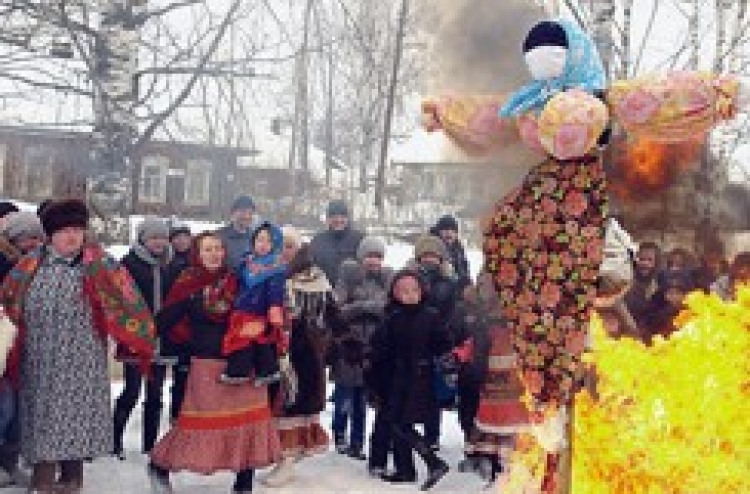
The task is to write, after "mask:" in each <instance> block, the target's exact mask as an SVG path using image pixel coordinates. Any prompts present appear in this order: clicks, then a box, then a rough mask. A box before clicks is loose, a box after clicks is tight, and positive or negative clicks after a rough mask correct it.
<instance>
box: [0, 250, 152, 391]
mask: <svg viewBox="0 0 750 494" xmlns="http://www.w3.org/2000/svg"><path fill="white" fill-rule="evenodd" d="M44 255H45V250H44V249H43V248H41V249H37V250H35V251H33V252H31V253H29V254H28V255H26V256H24V257H23V258H22V259H21V260H20V261H19V262H18V264H16V266H15V267H14V268H13V270H12V271H11V272H10V273H9V274H8V276H7V278H6V279H5V283H3V285H2V288H0V303H2V305H3V306H4V307H5V310H6V312H7V314H8V317H10V319H11V320H12V321H13V322H14V323H15V324H16V325H17V326H18V328H19V334H18V338H16V342H15V346H14V348H13V350H12V351H11V354H10V357H9V361H8V373H9V374H10V376H11V377H12V378H13V380H14V381H15V382H16V383H18V371H19V368H20V365H19V364H20V356H21V348H22V345H23V341H24V333H25V327H24V301H25V299H26V293H27V291H28V289H29V286H30V285H31V282H32V281H33V279H34V276H35V274H36V272H37V270H38V269H39V266H40V265H41V263H42V261H43V259H44ZM81 256H82V257H81V262H82V264H83V268H84V286H83V291H84V293H85V295H86V297H87V299H88V301H89V303H90V304H91V308H92V313H93V325H94V328H95V329H96V331H97V333H98V334H99V336H101V337H102V338H106V337H107V336H110V337H112V338H113V339H114V340H115V341H117V342H118V343H121V344H123V345H125V346H127V347H128V348H129V349H130V350H131V351H133V352H134V353H136V354H137V355H138V358H139V361H140V363H141V366H142V367H143V369H144V371H145V370H146V369H148V367H149V363H150V361H151V358H152V357H153V354H154V347H155V343H156V331H155V325H154V320H153V317H152V316H151V313H150V312H149V310H148V306H147V305H146V303H145V302H144V300H143V298H142V297H141V295H140V293H139V292H138V289H137V288H136V286H135V282H134V281H133V279H132V278H131V277H130V275H129V274H128V272H127V271H126V270H125V269H124V268H122V267H121V266H120V265H119V264H118V263H117V261H115V260H114V259H113V258H111V257H110V256H109V255H107V253H106V252H104V250H103V249H102V248H101V247H100V246H98V245H93V244H92V245H86V246H84V248H83V252H82V254H81Z"/></svg>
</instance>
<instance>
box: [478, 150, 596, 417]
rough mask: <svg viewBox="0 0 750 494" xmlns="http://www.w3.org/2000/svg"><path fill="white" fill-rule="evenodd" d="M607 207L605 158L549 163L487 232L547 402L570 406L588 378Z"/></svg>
mask: <svg viewBox="0 0 750 494" xmlns="http://www.w3.org/2000/svg"><path fill="white" fill-rule="evenodd" d="M607 204H608V202H607V193H606V180H605V176H604V170H603V167H602V163H601V160H600V159H599V158H598V157H594V156H587V157H583V158H580V159H575V160H568V161H560V160H555V159H548V160H546V161H544V162H542V163H541V164H539V165H537V166H536V167H535V168H533V169H532V170H531V172H530V173H529V174H528V175H527V176H526V178H525V180H524V182H523V184H522V185H521V186H520V187H519V188H518V189H517V190H516V191H514V192H512V193H511V194H510V195H508V196H507V197H505V199H504V200H502V201H501V202H500V203H499V204H498V205H497V208H496V210H495V214H494V216H493V218H492V220H491V222H490V225H489V226H488V229H487V231H486V233H485V235H486V238H485V255H486V262H487V267H488V269H489V270H490V271H491V272H493V273H496V274H495V282H496V286H497V288H498V291H499V296H500V301H501V303H502V309H503V315H504V317H505V318H506V320H507V321H508V324H509V325H510V329H511V331H512V334H513V344H514V346H515V348H516V350H517V351H518V358H519V363H520V364H521V365H520V367H521V368H522V369H524V370H525V375H524V376H523V378H524V381H525V383H526V385H527V386H528V388H529V391H530V392H531V394H532V395H533V396H534V397H535V398H536V399H537V400H539V401H541V402H550V401H555V402H557V403H565V402H567V400H568V399H569V396H570V395H569V394H570V393H571V392H572V391H573V390H575V389H576V386H575V385H576V383H578V382H579V381H580V380H581V378H582V373H583V366H582V365H581V364H580V359H579V356H580V354H581V351H582V349H583V346H584V343H585V339H586V330H587V327H588V320H589V315H590V312H591V308H592V306H593V303H594V299H595V297H596V279H597V273H598V269H599V264H600V263H601V261H602V249H603V245H604V229H605V225H606V218H607ZM557 383H560V384H559V386H558V384H557Z"/></svg>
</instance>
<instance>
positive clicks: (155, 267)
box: [133, 244, 173, 314]
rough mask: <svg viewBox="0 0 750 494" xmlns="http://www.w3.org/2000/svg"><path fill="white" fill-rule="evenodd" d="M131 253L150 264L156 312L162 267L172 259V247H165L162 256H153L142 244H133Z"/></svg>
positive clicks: (161, 282) (158, 306)
mask: <svg viewBox="0 0 750 494" xmlns="http://www.w3.org/2000/svg"><path fill="white" fill-rule="evenodd" d="M133 253H134V254H135V255H136V257H138V258H139V259H140V260H142V261H143V262H145V263H146V264H148V265H149V266H151V273H152V277H153V279H154V286H153V289H154V300H153V301H152V302H153V304H154V314H158V313H159V311H160V310H161V307H162V302H163V301H162V285H163V284H164V280H163V279H162V274H163V269H164V268H165V267H166V266H168V265H169V263H170V262H171V261H172V257H173V255H172V249H171V247H170V248H168V249H167V252H166V253H165V254H164V256H163V257H156V256H154V255H153V254H152V253H151V252H150V251H149V250H148V249H147V248H146V247H145V246H144V245H142V244H136V245H134V246H133Z"/></svg>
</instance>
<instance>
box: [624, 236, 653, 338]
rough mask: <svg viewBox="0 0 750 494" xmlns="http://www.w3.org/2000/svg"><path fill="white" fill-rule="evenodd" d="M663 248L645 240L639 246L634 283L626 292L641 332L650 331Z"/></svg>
mask: <svg viewBox="0 0 750 494" xmlns="http://www.w3.org/2000/svg"><path fill="white" fill-rule="evenodd" d="M660 257H661V249H659V246H658V245H656V244H655V243H652V242H643V243H642V244H641V245H640V246H639V247H638V254H637V255H636V258H635V262H634V267H635V269H634V270H633V285H632V286H631V287H630V290H628V293H627V294H625V305H626V307H627V308H628V312H630V315H631V316H632V317H633V319H634V320H635V323H636V325H637V326H638V329H639V331H640V333H641V334H646V333H648V332H649V331H650V329H651V328H649V323H650V321H651V314H650V313H651V311H652V310H653V307H654V305H653V299H654V296H655V295H656V293H657V292H658V291H659V282H658V276H659V264H660Z"/></svg>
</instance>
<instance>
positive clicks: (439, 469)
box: [420, 458, 449, 491]
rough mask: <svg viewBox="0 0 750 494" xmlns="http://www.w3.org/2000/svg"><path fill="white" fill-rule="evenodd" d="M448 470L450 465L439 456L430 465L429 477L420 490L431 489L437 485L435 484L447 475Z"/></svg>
mask: <svg viewBox="0 0 750 494" xmlns="http://www.w3.org/2000/svg"><path fill="white" fill-rule="evenodd" d="M448 470H449V468H448V465H447V464H446V463H445V462H444V461H443V460H441V459H439V458H438V459H437V462H436V463H434V464H432V465H429V466H428V471H427V479H426V480H425V481H424V483H423V484H422V486H421V487H420V490H423V491H429V490H430V489H432V488H433V487H435V484H437V483H438V482H440V480H441V479H442V478H443V477H445V474H447V473H448Z"/></svg>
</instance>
